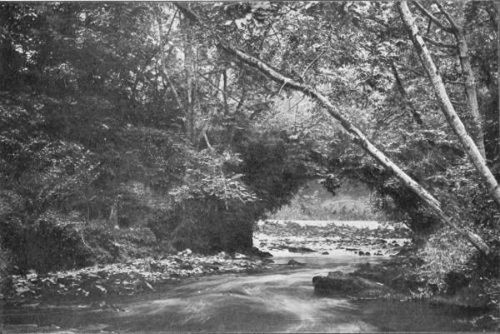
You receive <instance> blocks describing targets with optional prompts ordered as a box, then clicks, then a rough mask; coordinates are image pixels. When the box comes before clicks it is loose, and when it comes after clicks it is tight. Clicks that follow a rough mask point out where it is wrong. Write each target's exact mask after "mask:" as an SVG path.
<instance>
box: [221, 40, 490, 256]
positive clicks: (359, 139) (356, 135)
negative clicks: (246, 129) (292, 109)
mask: <svg viewBox="0 0 500 334" xmlns="http://www.w3.org/2000/svg"><path fill="white" fill-rule="evenodd" d="M222 47H223V48H224V49H225V50H226V51H228V52H229V53H231V54H233V55H234V56H236V57H237V58H238V59H240V60H241V61H243V62H245V63H247V64H248V65H250V66H252V67H255V68H257V69H258V70H260V71H261V72H263V73H264V74H266V75H267V76H268V77H269V78H271V79H272V80H274V81H276V82H278V83H280V84H283V85H286V86H288V87H289V88H292V89H294V90H297V91H300V92H302V93H304V94H306V95H308V96H310V97H312V98H314V99H316V101H318V102H319V103H321V104H322V105H323V106H324V107H325V108H326V110H327V112H328V113H329V114H330V115H331V116H332V117H333V118H335V119H336V120H337V121H339V122H340V124H341V125H342V127H343V128H344V129H345V130H346V131H347V133H348V134H349V135H350V136H351V138H352V139H353V141H354V142H355V143H356V144H358V145H359V146H361V147H362V148H363V149H364V150H365V151H366V152H367V153H368V154H370V155H371V156H372V157H373V158H375V160H377V161H378V162H379V163H380V164H382V165H383V166H384V167H385V168H387V169H389V170H390V171H391V172H392V173H393V174H394V175H395V176H396V177H397V178H398V179H399V180H400V181H401V182H402V183H403V184H404V185H405V186H406V187H408V188H410V189H411V190H412V191H413V192H414V193H415V194H416V195H417V196H418V197H419V198H420V199H421V200H422V201H423V202H424V203H425V204H426V205H427V206H428V207H429V208H430V209H431V210H432V211H433V212H434V213H435V214H436V215H437V216H438V217H439V218H440V219H441V220H442V221H443V222H444V223H445V224H447V225H448V226H450V227H451V228H453V229H454V230H455V231H457V232H458V233H460V234H461V235H463V236H464V237H465V238H466V239H467V240H469V241H470V242H471V244H472V245H474V246H475V247H476V248H477V249H478V250H480V251H481V252H483V253H484V254H488V253H489V252H490V249H489V247H488V245H487V244H486V243H485V242H484V241H483V240H482V239H481V237H479V236H478V235H476V234H475V233H473V232H471V231H469V230H466V229H464V228H460V227H458V225H457V224H456V223H455V222H454V221H453V220H452V219H451V218H450V217H448V216H447V215H446V214H445V213H444V211H443V210H442V209H441V204H440V203H439V201H438V200H437V199H436V198H434V196H432V195H431V194H430V193H429V192H428V191H427V190H426V189H425V188H423V187H422V186H421V185H420V184H418V183H417V182H416V181H415V180H413V179H412V178H411V177H410V176H409V175H408V174H406V173H405V172H404V171H403V170H402V169H401V168H399V166H397V165H396V164H395V163H394V162H392V161H391V160H390V159H389V158H388V157H387V156H386V155H385V154H384V153H383V152H382V151H380V150H379V149H378V148H377V147H376V146H375V145H373V144H372V143H371V142H370V140H369V139H368V138H367V137H366V136H365V134H364V133H363V132H362V131H361V130H360V129H358V128H357V127H355V126H354V125H353V124H352V123H351V122H350V121H349V120H348V118H347V117H345V116H344V115H343V114H341V112H340V111H339V110H337V109H336V108H335V106H334V105H333V104H332V103H331V102H330V101H329V100H328V98H326V97H325V96H324V95H322V94H321V93H319V92H317V91H316V90H315V89H314V88H312V87H311V86H307V85H304V84H302V83H299V82H297V81H295V80H293V79H291V78H288V77H286V76H284V75H282V74H280V73H278V72H277V71H276V70H274V69H273V68H271V67H270V66H268V65H267V64H265V63H264V62H262V61H261V60H259V59H257V58H254V57H252V56H250V55H248V54H246V53H244V52H243V51H241V50H238V49H235V48H232V47H231V46H228V45H222Z"/></svg>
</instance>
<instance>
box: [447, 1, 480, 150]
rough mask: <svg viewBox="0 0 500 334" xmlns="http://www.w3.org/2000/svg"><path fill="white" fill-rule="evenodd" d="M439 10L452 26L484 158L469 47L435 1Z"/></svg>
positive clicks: (457, 28)
mask: <svg viewBox="0 0 500 334" xmlns="http://www.w3.org/2000/svg"><path fill="white" fill-rule="evenodd" d="M437 5H438V7H439V9H440V10H441V12H442V13H443V14H444V15H445V16H446V19H447V20H448V22H449V23H450V25H451V27H452V32H453V35H454V36H455V39H456V41H457V48H458V55H459V58H460V65H461V66H462V73H463V75H464V79H465V94H466V95H467V104H468V105H469V110H470V113H471V116H472V120H473V122H472V123H473V127H474V132H475V136H476V145H477V148H478V149H479V152H481V155H482V156H483V158H484V159H486V150H485V148H484V131H483V119H482V117H481V113H480V112H479V104H478V102H477V90H476V77H475V75H474V71H473V70H472V66H471V64H470V57H469V47H468V46H467V40H466V39H465V34H464V31H463V29H462V28H461V27H460V26H459V25H458V24H457V23H456V22H455V20H454V19H453V18H452V17H451V15H450V14H449V13H448V12H447V11H446V10H445V9H444V7H443V5H442V4H441V3H437Z"/></svg>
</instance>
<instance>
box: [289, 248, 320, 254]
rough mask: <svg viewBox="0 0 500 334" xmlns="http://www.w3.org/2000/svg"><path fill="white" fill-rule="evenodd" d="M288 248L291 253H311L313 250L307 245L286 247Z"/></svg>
mask: <svg viewBox="0 0 500 334" xmlns="http://www.w3.org/2000/svg"><path fill="white" fill-rule="evenodd" d="M288 250H289V251H290V252H292V253H313V252H314V250H312V249H310V248H307V247H288Z"/></svg>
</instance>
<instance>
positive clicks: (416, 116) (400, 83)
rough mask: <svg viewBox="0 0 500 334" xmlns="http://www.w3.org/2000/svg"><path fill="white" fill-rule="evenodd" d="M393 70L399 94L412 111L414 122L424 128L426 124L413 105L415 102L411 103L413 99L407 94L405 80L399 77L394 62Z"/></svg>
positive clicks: (392, 64)
mask: <svg viewBox="0 0 500 334" xmlns="http://www.w3.org/2000/svg"><path fill="white" fill-rule="evenodd" d="M391 68H392V73H393V74H394V79H396V85H397V86H398V89H399V93H400V94H401V96H402V97H403V99H404V100H405V101H406V105H407V106H408V108H409V109H410V112H411V115H412V117H413V120H414V121H415V123H417V124H418V125H420V126H423V125H424V122H423V121H422V117H421V116H420V113H419V112H418V111H417V108H415V105H414V104H413V102H411V99H410V97H409V96H408V93H407V92H406V88H405V86H404V84H403V80H401V77H400V76H399V72H398V69H397V67H396V64H394V61H392V62H391Z"/></svg>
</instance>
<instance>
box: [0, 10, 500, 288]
mask: <svg viewBox="0 0 500 334" xmlns="http://www.w3.org/2000/svg"><path fill="white" fill-rule="evenodd" d="M420 6H422V7H423V8H424V9H425V8H427V9H428V10H431V11H432V12H433V13H434V15H437V16H438V19H437V21H438V22H431V21H432V20H430V19H429V18H428V17H427V16H426V15H425V14H424V12H422V11H420V10H418V8H417V7H415V6H414V5H412V10H413V11H414V13H415V14H416V17H417V21H416V22H417V25H418V26H419V27H420V29H421V31H422V32H423V34H424V35H425V39H426V41H428V43H429V47H430V49H431V53H432V57H433V58H434V59H435V63H436V64H437V66H438V67H439V72H440V74H441V76H442V77H443V79H444V82H445V84H446V89H447V92H448V94H449V96H450V97H451V99H452V103H453V105H454V107H455V109H456V110H457V112H458V114H459V116H460V117H461V119H462V120H463V122H464V123H465V125H466V128H467V130H468V131H469V132H470V133H471V135H472V136H473V137H474V139H475V140H476V142H478V143H479V141H480V140H481V138H483V141H484V146H485V153H486V158H487V162H488V165H489V167H490V169H491V170H492V171H493V173H495V174H498V172H499V170H498V161H499V158H498V157H499V154H500V151H499V149H498V147H499V146H498V142H499V140H500V138H499V131H498V129H499V122H498V121H499V120H498V80H497V79H496V78H497V72H498V66H497V61H496V60H497V59H496V54H497V42H496V40H497V38H498V36H497V21H498V12H497V9H496V7H495V6H494V4H493V3H492V2H464V3H462V4H459V5H458V4H451V3H443V5H442V9H443V10H440V9H439V8H438V7H437V6H436V5H435V4H432V3H430V2H425V3H423V4H421V5H420ZM445 13H446V14H445ZM448 16H450V17H453V18H455V20H456V22H458V23H457V24H459V25H460V26H461V27H462V28H463V29H462V30H463V34H464V36H465V39H466V42H467V45H468V48H469V53H468V56H469V57H468V58H469V61H470V64H471V66H472V70H473V74H474V75H475V78H476V82H475V84H476V86H475V89H476V91H477V100H478V105H479V112H480V116H481V119H482V121H481V123H480V124H479V126H478V124H477V120H476V119H475V118H474V115H472V114H471V111H470V108H469V107H470V101H469V100H468V95H467V94H465V92H464V80H465V74H464V73H465V72H464V70H463V69H462V67H461V62H460V61H461V59H460V57H458V56H459V53H458V48H457V45H456V40H455V36H453V34H450V33H449V32H447V31H446V29H443V27H442V26H446V25H448V24H449V23H448V21H447V19H446V18H447V17H448ZM220 41H224V42H227V43H230V44H231V45H233V46H235V47H237V48H239V49H241V50H243V51H245V52H247V53H248V54H251V55H253V56H254V57H257V58H259V59H261V60H263V61H264V62H266V63H268V64H269V65H270V66H271V67H272V68H274V69H276V70H277V71H279V72H280V73H283V74H284V75H287V76H288V77H291V78H293V79H295V80H298V81H299V82H306V83H308V84H310V85H313V86H314V87H315V88H316V89H318V90H321V91H322V92H323V93H324V94H325V95H326V96H327V97H328V98H329V99H330V101H331V102H332V103H333V104H334V105H335V107H336V108H338V110H340V111H341V112H342V113H343V114H344V115H346V117H347V118H348V119H349V120H350V121H351V122H353V123H354V124H355V125H356V126H357V127H358V128H360V129H361V130H362V131H364V133H366V135H367V137H368V138H369V139H370V140H371V141H372V142H373V143H374V144H375V145H377V146H378V147H379V148H381V150H382V151H384V152H385V153H386V154H387V155H388V156H389V157H390V158H391V159H393V160H394V161H395V162H396V163H397V164H398V165H399V166H400V167H401V168H402V169H403V170H404V171H406V172H407V173H408V174H409V175H410V176H411V177H413V178H414V179H415V180H416V181H417V182H419V183H420V184H421V185H422V186H424V187H425V188H426V189H428V190H429V191H430V192H431V193H432V194H433V195H434V196H436V197H437V198H438V199H439V201H440V202H441V203H442V204H443V208H444V210H445V211H446V212H447V213H448V214H449V215H451V216H452V217H454V218H456V219H457V221H459V222H460V227H461V228H467V229H471V230H474V231H475V232H476V233H477V234H479V235H480V236H481V237H482V238H483V239H484V240H486V242H487V243H488V245H490V246H491V247H492V248H493V249H494V250H495V251H496V250H497V248H498V237H499V231H498V218H499V216H498V208H497V207H496V206H495V203H494V202H493V200H491V199H490V196H489V193H488V190H487V188H486V186H484V185H483V183H482V181H481V179H480V177H479V175H478V173H477V172H476V170H475V168H474V166H473V165H472V164H471V162H470V161H469V160H468V158H467V155H466V153H465V152H464V149H463V148H462V146H461V145H460V142H459V141H458V140H457V137H456V135H455V134H454V133H453V131H452V130H451V129H450V127H449V126H448V124H447V122H446V119H445V117H444V116H443V114H442V113H441V111H440V107H439V104H438V102H437V100H436V98H435V97H434V92H433V90H432V86H431V85H429V81H428V80H429V79H428V77H427V76H426V75H425V72H424V70H423V68H422V65H421V63H420V61H419V57H418V54H417V52H416V51H415V49H414V47H413V45H412V43H411V40H410V39H409V38H408V34H407V31H406V30H405V28H404V26H403V23H402V21H401V18H400V17H399V14H398V12H397V10H396V9H395V4H394V3H387V2H372V3H370V2H307V3H300V2H298V3H274V2H273V3H211V4H201V3H193V4H189V5H185V6H184V7H183V6H179V5H175V4H171V3H161V4H159V3H134V4H101V3H85V4H83V3H46V4H34V3H25V4H24V3H23V4H17V3H2V4H0V57H1V61H0V166H1V168H0V173H1V175H0V176H1V177H0V188H1V189H2V190H1V192H0V233H1V238H2V239H1V245H2V247H3V248H6V249H7V250H10V252H11V253H13V254H8V255H7V253H6V255H5V257H7V256H12V257H13V258H14V259H16V260H15V261H14V262H15V263H16V265H17V266H19V267H20V268H22V269H29V268H37V269H41V268H45V269H47V270H48V269H50V268H53V267H58V266H66V264H64V265H63V264H61V263H60V262H58V261H57V260H56V259H54V257H53V256H52V255H51V254H53V253H52V252H55V253H56V254H64V252H61V251H60V249H59V248H58V247H61V248H62V249H66V248H68V247H66V246H64V245H65V242H67V243H68V244H72V245H76V246H75V247H74V254H72V255H65V257H66V258H70V259H72V260H71V261H72V263H73V265H77V266H81V265H84V264H86V263H87V262H88V261H89V259H91V258H96V256H97V255H96V254H95V249H97V248H103V249H106V252H107V254H114V253H116V254H115V255H110V256H108V257H107V258H108V259H109V261H112V260H113V259H116V258H117V257H118V256H119V255H117V254H118V253H119V251H115V252H114V253H113V251H110V250H111V249H113V246H112V245H107V246H106V245H104V244H106V241H103V242H101V243H99V242H97V241H96V243H97V244H98V245H99V247H97V246H92V247H91V246H89V242H88V240H86V239H85V235H86V234H85V233H87V232H85V231H86V229H88V228H90V226H92V228H96V226H102V231H101V232H102V234H103V235H106V233H108V232H109V233H110V234H113V233H112V231H113V229H114V226H116V227H117V228H118V227H121V228H140V229H150V230H151V231H153V233H154V236H155V238H156V240H157V241H158V245H157V247H158V249H163V250H171V249H173V248H178V249H180V248H186V247H190V248H193V249H196V250H198V251H205V252H208V251H218V250H221V249H224V250H229V251H234V250H237V249H239V248H250V247H251V246H252V244H251V231H252V224H253V223H254V222H255V221H256V220H257V219H258V218H261V217H263V216H264V215H265V214H266V212H269V211H275V210H277V209H278V208H280V207H281V206H282V205H284V204H286V203H288V202H289V201H290V200H291V199H292V197H293V195H294V193H295V192H296V191H297V190H298V189H299V188H300V187H301V186H302V185H303V184H305V182H306V181H307V180H309V179H311V178H324V179H325V182H324V183H325V185H326V187H327V188H328V189H329V190H331V191H335V189H336V188H337V187H338V185H339V182H349V181H346V180H352V179H354V180H358V181H361V182H363V183H365V184H367V185H368V186H369V187H370V188H371V189H372V190H373V191H374V192H375V193H376V196H377V197H376V198H375V199H374V202H375V204H376V205H377V206H378V207H379V208H380V209H382V210H384V211H385V212H386V213H387V214H390V215H392V217H393V218H394V219H395V220H398V221H403V222H405V223H406V224H407V225H408V226H409V227H411V229H412V230H413V231H414V232H415V233H416V234H415V238H416V239H420V241H421V244H422V245H423V244H426V245H427V246H426V247H424V248H422V256H423V257H424V258H425V259H426V260H427V263H426V267H425V268H426V270H427V269H428V270H430V271H432V272H434V273H436V272H438V273H440V274H439V275H440V276H439V275H438V276H439V279H443V275H444V274H443V273H446V272H447V271H450V270H454V268H461V266H463V265H465V266H468V267H469V268H472V267H473V266H474V263H476V264H477V263H478V262H477V261H478V260H477V258H475V257H474V253H475V251H474V250H473V249H470V248H469V247H468V246H465V245H466V243H465V242H462V241H457V240H460V239H459V237H457V238H450V236H452V234H450V233H449V231H448V230H446V229H445V228H443V227H442V226H441V225H440V224H439V222H438V220H437V219H436V217H435V216H434V215H432V214H431V212H430V211H429V210H428V208H426V207H425V206H424V205H423V203H422V202H421V201H420V200H419V199H418V197H417V196H416V195H415V194H414V193H412V192H410V191H408V189H406V188H405V187H404V185H402V184H401V183H400V182H399V181H398V180H397V179H396V178H395V177H394V176H393V175H392V174H391V173H390V172H389V171H388V170H386V169H384V168H383V167H381V166H380V165H378V164H377V163H376V162H375V160H374V159H373V158H372V157H370V156H369V155H368V154H367V153H366V152H365V151H363V150H362V149H361V148H360V147H359V146H356V145H355V143H353V142H352V141H350V136H349V135H348V134H347V133H346V132H345V131H344V130H343V129H342V128H341V127H340V126H339V125H338V124H337V123H335V122H332V120H331V119H330V118H329V116H328V115H326V114H325V113H324V110H323V108H322V107H321V106H320V105H317V104H315V103H314V101H313V100H312V99H310V98H308V97H303V96H301V95H300V94H298V93H296V92H293V90H292V89H291V88H290V87H288V86H287V85H278V84H276V83H273V82H271V81H270V80H268V78H266V77H265V76H264V75H262V74H260V73H259V72H258V71H256V70H255V69H253V68H251V67H250V66H248V65H246V64H244V63H242V62H240V61H238V60H237V59H236V58H234V57H233V56H232V55H231V54H229V53H227V52H226V51H225V50H224V48H221V47H219V46H220V45H219V44H220V43H219V42H220ZM480 130H482V132H483V134H482V137H481V134H480V132H481V131H480ZM99 222H100V223H99ZM99 224H100V225H99ZM97 229H99V228H97ZM82 231H83V232H82ZM91 234H92V233H91ZM97 234H98V233H97ZM97 234H95V235H96V236H95V237H90V238H91V239H92V240H100V238H101V237H100V236H98V235H97ZM444 236H448V237H447V238H444ZM44 238H48V239H50V240H52V239H57V240H62V241H61V243H58V244H57V246H56V245H52V244H51V243H50V242H49V243H47V242H45V241H41V240H46V239H44ZM101 239H102V238H101ZM104 239H106V238H104ZM104 239H103V240H104ZM427 241H428V242H427ZM38 242H41V245H42V246H40V247H41V248H42V250H41V251H40V252H38V251H37V252H38V253H42V254H47V255H46V257H47V258H50V261H48V260H43V261H39V262H40V264H37V261H34V260H33V257H34V256H33V255H30V254H29V252H24V251H21V250H25V249H30V248H31V246H32V245H33V244H36V243H38ZM92 242H94V241H92ZM33 249H35V248H33ZM78 249H81V250H78ZM444 252H446V254H448V255H451V258H448V260H447V261H438V263H436V260H435V259H437V258H441V257H443V256H442V255H443V254H444ZM440 254H441V255H440ZM2 256H3V255H2ZM97 257H98V256H97ZM440 266H441V267H440ZM443 268H444V269H443Z"/></svg>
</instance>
